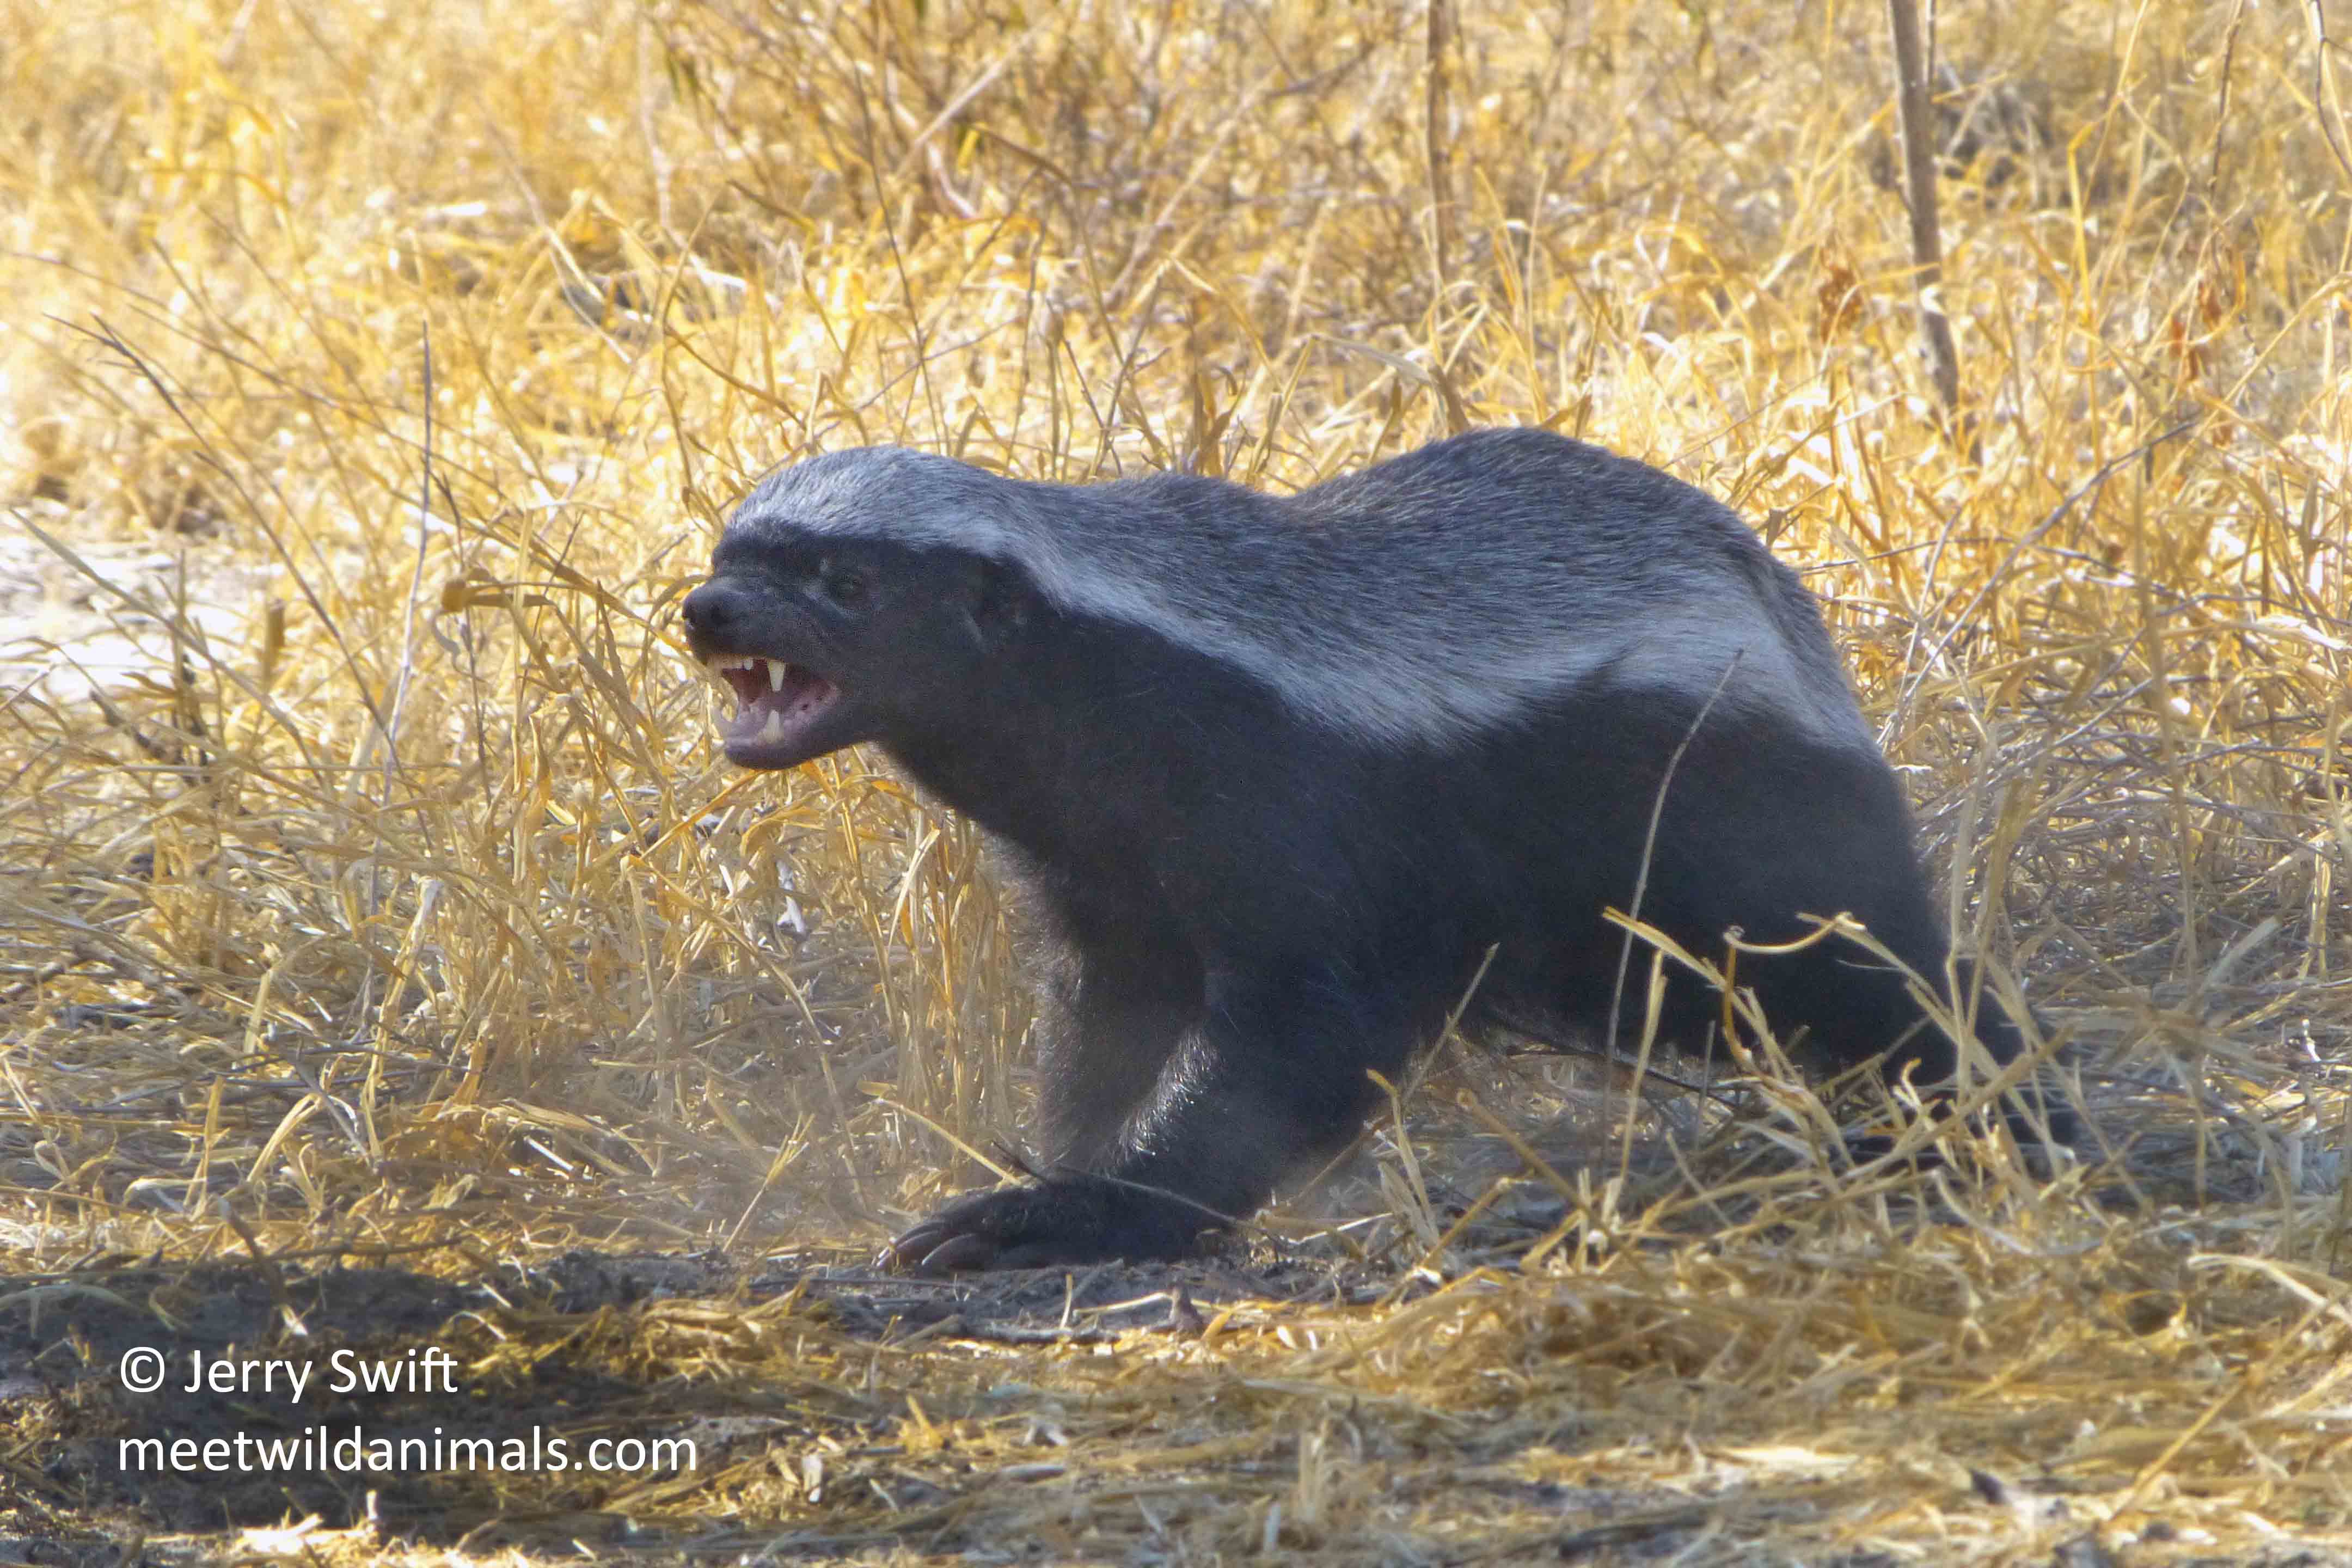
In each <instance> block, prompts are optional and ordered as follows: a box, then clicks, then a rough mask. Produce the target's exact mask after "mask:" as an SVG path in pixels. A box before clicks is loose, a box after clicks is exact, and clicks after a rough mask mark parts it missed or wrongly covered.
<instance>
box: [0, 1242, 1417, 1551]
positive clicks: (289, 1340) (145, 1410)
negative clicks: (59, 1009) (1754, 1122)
mask: <svg viewBox="0 0 2352 1568" xmlns="http://www.w3.org/2000/svg"><path fill="white" fill-rule="evenodd" d="M1366 1289H1370V1286H1369V1285H1367V1284H1364V1283H1362V1282H1356V1283H1354V1284H1353V1285H1352V1286H1351V1284H1350V1282H1349V1281H1348V1280H1345V1279H1341V1278H1340V1276H1339V1272H1338V1271H1336V1270H1334V1269H1331V1268H1322V1267H1317V1266H1309V1265H1297V1264H1292V1265H1280V1266H1276V1267H1275V1268H1270V1269H1266V1270H1263V1271H1254V1270H1245V1269H1243V1268H1234V1267H1220V1266H1218V1265H1214V1264H1202V1265H1185V1266H1181V1267H1158V1268H1155V1267H1127V1266H1118V1267H1108V1268H1097V1269H1093V1270H1090V1271H1086V1272H1082V1273H1079V1274H1076V1275H1066V1274H1062V1273H1053V1272H1040V1273H1037V1274H1034V1275H1027V1276H992V1277H985V1278H983V1279H978V1280H969V1281H937V1282H931V1281H914V1280H907V1279H897V1278H894V1277H891V1276H887V1275H879V1274H874V1273H871V1272H868V1271H866V1270H863V1269H841V1268H797V1267H777V1266H774V1265H772V1264H761V1263H760V1262H758V1261H757V1260H754V1261H751V1262H750V1263H748V1264H747V1263H741V1262H736V1261H731V1260H729V1259H726V1258H719V1257H715V1256H696V1257H677V1256H640V1257H628V1256H617V1257H616V1256H606V1255H603V1254H596V1253H589V1252H574V1253H571V1254H568V1255H566V1256H564V1257H562V1258H557V1259H555V1260H553V1261H552V1262H550V1263H548V1264H546V1265H544V1266H542V1267H537V1268H507V1269H503V1270H501V1271H500V1272H499V1275H498V1277H496V1278H495V1279H490V1280H487V1281H483V1282H478V1283H467V1282H462V1281H455V1280H449V1279H437V1278H434V1277H431V1276H427V1275H424V1274H418V1273H412V1272H406V1271H403V1270H397V1269H389V1268H325V1269H320V1270H318V1271H316V1272H311V1273H307V1274H298V1273H293V1272H279V1271H277V1270H271V1269H265V1268H259V1267H256V1266H252V1265H243V1266H240V1265H232V1264H208V1265H205V1266H201V1267H193V1268H152V1267H151V1268H121V1269H109V1270H92V1271H86V1272H80V1273H75V1274H70V1275H16V1276H0V1449H5V1450H6V1451H8V1452H10V1453H12V1454H13V1455H14V1456H16V1463H14V1464H12V1465H8V1466H5V1467H0V1540H5V1539H8V1538H10V1537H12V1536H14V1537H16V1538H17V1539H32V1540H58V1539H60V1535H61V1531H63V1529H64V1528H65V1527H66V1526H67V1525H68V1524H69V1523H88V1522H90V1521H113V1522H117V1523H120V1524H122V1525H126V1526H129V1527H131V1528H135V1529H141V1530H152V1531H194V1532H202V1531H217V1530H221V1529H225V1528H232V1527H240V1526H250V1525H266V1524H274V1523H278V1522H280V1521H285V1520H287V1519H289V1518H300V1517H303V1516H304V1515H308V1514H316V1515H318V1516H319V1518H320V1522H321V1523H322V1524H324V1525H326V1526H328V1527H330V1528H343V1527H348V1526H351V1525H354V1524H357V1523H360V1522H362V1521H367V1520H370V1519H373V1521H375V1522H376V1524H377V1526H378V1527H379V1528H380V1529H382V1530H383V1531H385V1532H387V1533H389V1534H393V1535H397V1536H403V1537H406V1538H410V1539H414V1540H421V1541H427V1542H448V1541H454V1540H457V1539H460V1538H463V1537H465V1536H466V1535H467V1532H469V1531H483V1530H484V1529H485V1527H491V1526H494V1525H495V1527H496V1528H495V1531H494V1533H495V1534H496V1535H497V1537H498V1538H499V1540H513V1539H528V1538H530V1537H531V1536H533V1535H536V1534H551V1535H552V1536H553V1537H554V1538H557V1539H565V1540H569V1539H573V1538H579V1539H602V1540H605V1541H610V1542H615V1543H621V1544H629V1545H635V1546H640V1547H652V1546H658V1545H659V1544H661V1543H662V1541H663V1540H665V1539H667V1541H669V1542H677V1541H679V1540H681V1539H683V1538H686V1537H698V1536H702V1535H703V1531H708V1530H722V1529H723V1530H724V1531H728V1532H730V1533H731V1532H733V1531H740V1530H741V1529H743V1528H744V1527H745V1526H746V1525H747V1524H751V1523H753V1522H755V1521H747V1520H746V1519H744V1518H743V1517H741V1516H740V1514H738V1515H736V1516H734V1517H730V1518H728V1519H726V1520H724V1521H720V1520H717V1519H713V1520H709V1521H699V1523H700V1524H701V1525H702V1527H703V1531H698V1530H697V1528H696V1525H697V1522H698V1521H693V1520H690V1519H687V1520H681V1519H679V1518H678V1517H677V1515H676V1514H675V1513H674V1512H671V1513H669V1514H668V1517H667V1519H666V1521H665V1524H666V1525H667V1528H666V1529H664V1530H662V1531H658V1532H656V1533H655V1534H652V1535H649V1534H648V1532H647V1531H644V1530H642V1529H640V1528H639V1527H638V1525H637V1524H636V1523H635V1522H634V1521H632V1520H631V1519H629V1518H628V1517H626V1516H625V1513H624V1512H623V1511H622V1510H621V1509H620V1508H619V1507H617V1506H616V1503H618V1502H620V1501H623V1500H626V1499H628V1498H630V1497H636V1498H640V1499H642V1498H644V1497H645V1496H646V1495H648V1493H647V1489H648V1488H649V1487H650V1488H653V1489H656V1490H658V1489H659V1486H660V1483H661V1482H662V1481H663V1480H664V1479H666V1477H665V1475H664V1474H663V1473H662V1467H661V1465H660V1463H659V1462H658V1459H657V1458H656V1459H654V1460H652V1461H651V1462H648V1463H646V1464H640V1465H629V1464H626V1463H622V1464H619V1465H617V1466H614V1467H613V1468H605V1469H598V1468H589V1467H590V1466H591V1465H592V1464H593V1459H592V1456H591V1446H592V1445H593V1444H596V1443H599V1442H602V1443H604V1444H606V1445H615V1444H621V1445H625V1444H631V1443H634V1444H636V1445H639V1446H640V1447H635V1448H629V1449H625V1450H622V1451H619V1452H617V1453H616V1456H615V1457H616V1458H620V1459H622V1460H626V1459H627V1458H629V1457H631V1456H632V1455H637V1454H645V1455H648V1456H651V1455H656V1453H657V1451H656V1450H655V1449H653V1448H652V1447H650V1445H653V1444H655V1443H656V1442H657V1441H658V1440H662V1439H679V1438H683V1439H686V1440H688V1441H690V1442H692V1443H693V1444H694V1445H695V1460H694V1465H693V1468H694V1470H695V1471H697V1472H698V1473H699V1475H700V1476H701V1477H703V1478H706V1479H707V1478H708V1477H709V1475H710V1473H711V1472H712V1470H713V1469H714V1468H717V1467H724V1466H727V1465H730V1464H735V1463H739V1462H742V1461H743V1460H745V1459H746V1458H763V1457H764V1455H765V1453H766V1451H767V1450H768V1449H769V1448H770V1447H772V1445H774V1444H775V1443H777V1442H778V1441H779V1440H783V1441H786V1442H789V1441H791V1440H792V1438H793V1434H794V1433H795V1432H798V1433H799V1434H801V1435H803V1436H811V1435H819V1436H824V1437H827V1438H830V1439H832V1440H833V1441H834V1442H835V1445H836V1446H837V1447H843V1448H845V1450H846V1451H848V1452H851V1453H858V1452H865V1453H879V1452H887V1451H888V1450H887V1448H885V1447H877V1444H882V1443H886V1442H887V1438H888V1437H889V1436H890V1435H891V1432H892V1430H893V1429H894V1428H895V1427H896V1426H898V1422H899V1420H900V1419H901V1418H902V1417H903V1415H904V1407H903V1402H893V1401H890V1400H889V1399H888V1398H887V1396H883V1397H878V1398H877V1399H875V1400H872V1401H868V1400H864V1399H861V1398H860V1397H859V1396H858V1395H857V1394H856V1392H854V1391H851V1390H846V1389H845V1390H842V1391H840V1392H839V1393H838V1394H835V1395H831V1396H827V1395H826V1394H825V1393H824V1391H823V1390H821V1389H818V1390H813V1389H812V1388H811V1387H810V1386H808V1380H807V1379H804V1378H795V1377H793V1375H792V1374H791V1372H790V1369H789V1366H788V1365H786V1366H784V1367H782V1368H780V1369H779V1370H780V1381H781V1382H782V1383H784V1384H791V1385H793V1386H792V1387H791V1388H790V1389H789V1390H788V1391H785V1392H780V1391H779V1389H778V1388H777V1387H776V1386H774V1385H771V1384H765V1383H763V1381H762V1380H761V1379H760V1378H756V1377H752V1378H746V1377H740V1376H733V1377H727V1376H715V1377H709V1378H697V1377H693V1376H690V1375H680V1368H679V1365H678V1364H677V1362H675V1361H674V1360H671V1359H669V1358H667V1357H657V1356H656V1357H647V1356H639V1357H636V1358H635V1364H632V1358H631V1357H630V1356H629V1355H628V1354H627V1353H625V1352H620V1351H616V1348H615V1347H616V1345H617V1344H621V1343H623V1342H626V1341H627V1340H628V1337H629V1336H628V1334H627V1333H626V1332H625V1325H626V1324H627V1322H628V1321H629V1320H630V1319H631V1317H632V1315H633V1314H636V1313H640V1312H643V1311H645V1310H649V1309H652V1308H654V1307H656V1304H661V1303H667V1304H669V1305H670V1306H671V1307H673V1308H674V1309H677V1310H684V1311H687V1312H690V1313H692V1314H693V1315H695V1316H696V1317H697V1318H698V1319H707V1320H709V1321H712V1322H714V1323H718V1324H721V1325H723V1324H724V1323H725V1322H726V1321H728V1320H729V1319H730V1315H740V1314H743V1313H747V1312H749V1311H751V1310H752V1309H755V1308H757V1307H759V1306H760V1305H761V1303H772V1302H775V1301H776V1300H778V1298H781V1297H783V1296H785V1295H787V1294H789V1293H791V1292H793V1291H795V1290H797V1291H798V1292H799V1297H798V1302H799V1303H800V1305H801V1306H802V1307H803V1308H804V1309H805V1311H804V1314H803V1318H804V1321H809V1322H811V1323H821V1324H823V1325H824V1329H825V1330H826V1331H829V1332H830V1333H831V1334H832V1335H834V1336H835V1337H836V1338H837V1339H838V1340H843V1341H852V1342H866V1343H870V1344H898V1343H904V1342H907V1341H908V1340H909V1339H911V1338H913V1337H916V1336H921V1337H922V1338H925V1339H929V1338H936V1337H946V1336H950V1335H951V1336H952V1337H954V1338H956V1339H960V1340H968V1341H978V1342H994V1343H1000V1344H1005V1345H1017V1346H1040V1345H1051V1344H1091V1343H1100V1342H1108V1340H1110V1339H1111V1338H1112V1337H1113V1336H1114V1335H1115V1334H1118V1333H1120V1332H1125V1331H1133V1330H1137V1329H1164V1330H1166V1331H1171V1332H1175V1333H1189V1332H1197V1331H1198V1330H1199V1328H1200V1326H1201V1323H1202V1321H1203V1318H1202V1314H1203V1313H1204V1312H1210V1313H1213V1311H1214V1310H1215V1309H1216V1307H1217V1306H1218V1305H1219V1304H1220V1303H1222V1302H1223V1301H1225V1300H1239V1299H1243V1298H1248V1299H1254V1300H1267V1299H1269V1298H1271V1299H1276V1300H1279V1299H1283V1298H1291V1299H1298V1300H1305V1299H1308V1298H1314V1299H1319V1300H1333V1299H1335V1297H1337V1298H1339V1299H1360V1292H1362V1291H1363V1290H1366ZM157 1356H160V1358H161V1360H160V1363H156V1362H155V1361H154V1359H153V1358H155V1357H157ZM157 1364H160V1367H161V1370H162V1374H163V1381H162V1384H161V1386H159V1387H157V1388H156V1389H154V1391H152V1392H141V1391H139V1390H138V1389H137V1388H134V1387H132V1386H131V1385H129V1384H128V1383H127V1382H126V1378H127V1377H129V1376H130V1375H131V1372H133V1371H137V1370H141V1369H142V1366H153V1365H157ZM231 1373H235V1374H236V1375H235V1377H234V1380H233V1381H223V1380H229V1379H230V1376H231ZM297 1376H299V1377H300V1378H302V1380H303V1381H302V1383H301V1384H300V1386H299V1393H298V1392H297V1391H296V1384H295V1381H294V1380H295V1378H296V1377H297ZM192 1383H193V1384H194V1386H191V1384H192ZM493 1452H494V1453H495V1456H496V1458H495V1460H494V1461H492V1460H491V1459H489V1458H488V1456H489V1455H490V1454H492V1453H493ZM670 1473H671V1474H680V1478H681V1479H687V1480H688V1482H689V1484H693V1482H692V1478H689V1477H684V1476H683V1475H682V1474H681V1473H680V1472H678V1471H677V1470H675V1469H673V1470H672V1471H671V1472H670ZM534 1524H536V1525H538V1526H541V1527H543V1528H541V1529H534V1528H533V1526H534ZM20 1531H22V1532H25V1533H23V1534H19V1533H18V1532H20ZM704 1538H706V1539H707V1537H704ZM473 1543H474V1544H478V1545H486V1544H489V1543H490V1542H489V1541H488V1539H486V1537H485V1536H484V1535H482V1534H477V1536H476V1540H475V1542H473ZM87 1544H88V1545H89V1550H90V1551H91V1552H98V1553H99V1554H100V1555H101V1556H103V1555H105V1554H106V1552H107V1551H108V1550H109V1549H108V1548H106V1547H105V1546H104V1543H103V1542H101V1541H100V1540H98V1539H97V1538H92V1539H91V1541H90V1542H88V1543H87ZM44 1550H47V1548H45V1549H44ZM58 1550H64V1548H62V1547H60V1548H58ZM76 1550H77V1551H79V1548H77V1549H76ZM39 1560H40V1561H43V1562H47V1561H49V1559H48V1558H42V1559H39ZM56 1560H57V1561H58V1562H61V1563H63V1562H75V1563H79V1561H80V1558H79V1557H75V1556H72V1555H71V1554H70V1553H69V1554H68V1556H67V1557H62V1558H57V1559H56ZM10 1561H11V1560H10V1559H8V1558H7V1557H5V1554H0V1563H9V1562H10ZM26 1561H28V1562H29V1561H33V1559H26Z"/></svg>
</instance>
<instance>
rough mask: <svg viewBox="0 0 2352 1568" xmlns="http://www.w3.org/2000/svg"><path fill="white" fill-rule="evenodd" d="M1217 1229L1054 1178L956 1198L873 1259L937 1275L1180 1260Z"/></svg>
mask: <svg viewBox="0 0 2352 1568" xmlns="http://www.w3.org/2000/svg"><path fill="white" fill-rule="evenodd" d="M1222 1228H1223V1226H1222V1225H1221V1224H1220V1222H1219V1220H1218V1218H1217V1216H1215V1215H1212V1214H1210V1213H1209V1212H1207V1211H1206V1210H1204V1209H1202V1208H1200V1207H1199V1206H1198V1205H1193V1204H1190V1203H1187V1202H1185V1201H1184V1200H1183V1199H1181V1198H1177V1197H1173V1196H1170V1195H1168V1194H1160V1193H1154V1192H1151V1191H1149V1190H1147V1189H1143V1188H1139V1187H1135V1186H1130V1185H1129V1184H1125V1183H1119V1182H1112V1181H1108V1180H1105V1179H1104V1178H1102V1177H1099V1176H1055V1177H1051V1178H1048V1179H1047V1180H1045V1181H1042V1182H1035V1183H1025V1184H1022V1185H1019V1186H1012V1187H998V1188H995V1189H994V1190H992V1191H990V1192H985V1193H973V1194H970V1195H969V1196H966V1197H961V1198H958V1199H957V1200H956V1201H955V1202H954V1203H951V1204H950V1205H948V1206H947V1207H945V1208H943V1209H941V1210H940V1211H939V1213H937V1214H935V1215H931V1216H930V1218H929V1219H927V1220H925V1221H923V1222H922V1224H920V1225H919V1226H915V1227H914V1228H913V1229H912V1230H909V1231H908V1232H907V1233H906V1234H905V1235H903V1236H901V1237H898V1239H897V1240H895V1241H893V1242H891V1243H890V1245H889V1246H887V1247H884V1248H883V1249H882V1256H881V1257H880V1258H879V1259H877V1261H878V1262H879V1263H880V1264H881V1265H882V1267H884V1268H889V1269H892V1270H894V1271H896V1272H898V1273H902V1274H928V1275H941V1274H963V1273H971V1272H975V1271H978V1270H981V1269H989V1268H1055V1267H1059V1266H1063V1265H1067V1264H1084V1263H1100V1262H1103V1261H1104V1260H1106V1259H1108V1258H1128V1259H1130V1260H1133V1259H1141V1258H1184V1257H1188V1256H1190V1255H1191V1254H1192V1253H1194V1252H1196V1251H1198V1250H1199V1249H1200V1244H1201V1238H1202V1236H1203V1235H1204V1234H1205V1233H1208V1232H1212V1231H1215V1230H1218V1229H1222Z"/></svg>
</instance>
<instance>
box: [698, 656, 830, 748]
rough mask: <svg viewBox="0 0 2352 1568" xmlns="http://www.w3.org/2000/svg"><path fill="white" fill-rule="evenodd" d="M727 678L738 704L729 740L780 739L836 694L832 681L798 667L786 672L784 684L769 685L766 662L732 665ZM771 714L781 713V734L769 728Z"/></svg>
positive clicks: (813, 715)
mask: <svg viewBox="0 0 2352 1568" xmlns="http://www.w3.org/2000/svg"><path fill="white" fill-rule="evenodd" d="M727 681H728V684H729V685H730V686H732V687H733V688H734V689H735V704H736V706H735V717H734V718H733V719H732V720H731V721H729V723H728V726H727V733H726V736H725V739H727V740H729V741H759V740H763V739H764V740H770V741H774V740H780V739H782V737H783V736H784V735H789V734H791V733H792V732H793V731H795V730H797V729H799V728H801V727H802V726H803V725H804V724H806V723H807V722H808V721H810V720H812V719H814V718H815V717H816V715H817V713H818V712H819V711H820V710H823V709H824V707H825V705H826V704H827V703H829V702H831V701H832V700H833V699H834V695H835V688H834V684H833V682H831V681H830V680H827V679H824V677H823V676H821V675H814V674H812V673H811V672H809V671H808V670H805V669H801V668H793V669H791V670H790V672H789V673H787V674H786V675H785V677H784V683H783V685H782V687H775V688H772V687H771V686H769V684H768V672H767V668H766V666H764V665H761V666H758V667H755V668H751V669H730V670H729V671H728V672H727ZM770 714H777V715H780V716H781V723H782V733H781V734H776V733H771V732H769V729H768V717H769V715H770Z"/></svg>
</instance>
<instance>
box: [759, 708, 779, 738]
mask: <svg viewBox="0 0 2352 1568" xmlns="http://www.w3.org/2000/svg"><path fill="white" fill-rule="evenodd" d="M783 738H784V716H783V714H782V713H781V712H779V711H778V710H775V709H773V708H771V709H769V710H768V721H767V722H766V723H764V724H762V725H761V726H760V743H761V745H763V746H767V745H773V744H775V742H778V741H781V740H782V739H783Z"/></svg>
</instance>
